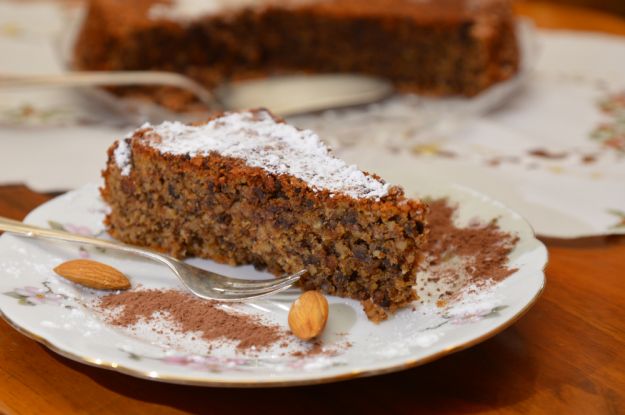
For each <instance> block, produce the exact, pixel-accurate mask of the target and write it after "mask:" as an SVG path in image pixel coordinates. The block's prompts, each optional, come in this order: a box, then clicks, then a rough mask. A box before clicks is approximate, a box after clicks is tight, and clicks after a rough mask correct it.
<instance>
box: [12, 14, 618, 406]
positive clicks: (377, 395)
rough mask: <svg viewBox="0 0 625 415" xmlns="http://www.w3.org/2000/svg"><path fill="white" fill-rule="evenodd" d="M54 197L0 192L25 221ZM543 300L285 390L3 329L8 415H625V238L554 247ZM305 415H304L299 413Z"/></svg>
mask: <svg viewBox="0 0 625 415" xmlns="http://www.w3.org/2000/svg"><path fill="white" fill-rule="evenodd" d="M518 10H519V12H520V13H522V14H525V15H527V16H530V17H533V18H535V19H536V20H537V22H538V24H539V25H540V26H542V27H555V28H574V29H595V30H603V31H607V32H612V33H619V34H624V35H625V21H624V20H620V19H618V18H616V17H612V16H609V15H604V14H601V13H597V12H589V11H584V10H583V9H575V8H570V7H562V6H554V5H548V4H540V3H533V2H532V3H526V2H523V3H519V4H518ZM49 198H50V196H49V195H42V194H37V193H34V192H32V191H30V190H28V189H27V188H25V187H23V186H0V215H3V216H9V217H12V218H15V219H21V218H23V217H24V215H26V213H28V212H29V211H30V210H31V209H33V208H34V207H35V206H37V205H39V204H41V203H43V202H45V201H46V200H48V199H49ZM548 247H549V254H550V262H549V267H548V268H547V288H546V290H545V293H544V295H543V296H542V298H540V299H539V301H538V302H537V304H536V305H535V306H534V307H533V308H532V309H531V310H530V311H529V312H528V314H527V315H526V316H525V317H523V318H522V319H521V320H520V321H519V322H517V323H516V324H515V325H513V326H512V327H510V328H509V329H507V330H505V331H504V332H503V333H501V334H499V335H497V336H495V337H494V338H492V339H490V340H488V341H485V342H484V343H482V344H480V345H478V346H475V347H473V348H471V349H469V350H465V351H463V352H460V353H457V354H454V355H452V356H448V357H445V358H443V359H441V360H439V361H436V362H433V363H430V364H427V365H425V366H422V367H418V368H414V369H410V370H406V371H404V372H400V373H396V374H390V375H384V376H378V377H373V378H366V379H357V380H352V381H348V382H342V383H336V384H328V385H320V386H310V387H297V388H287V389H259V390H244V389H243V390H236V389H210V388H199V387H187V386H176V385H168V384H161V383H156V382H150V381H145V380H140V379H135V378H132V377H130V376H125V375H121V374H118V373H113V372H110V371H107V370H103V369H97V368H93V367H89V366H85V365H82V364H79V363H75V362H73V361H70V360H68V359H65V358H63V357H60V356H58V355H56V354H55V353H53V352H50V351H48V350H47V349H46V348H45V347H43V346H41V345H39V344H38V343H36V342H35V341H33V340H30V339H28V338H26V337H24V336H22V335H20V334H18V333H17V332H16V331H15V330H13V329H12V328H10V327H9V326H8V325H7V324H6V323H5V322H4V321H0V413H3V412H6V413H29V414H30V413H33V414H57V413H58V414H67V413H71V412H81V413H90V414H126V413H149V414H160V413H185V412H194V413H222V412H223V413H257V412H262V413H267V414H283V413H284V414H287V413H288V414H292V413H297V412H299V413H312V412H316V413H340V414H342V415H345V414H348V413H356V411H358V412H366V413H377V414H390V413H405V414H408V413H421V412H436V413H454V414H455V413H474V412H485V413H498V414H499V413H505V414H509V413H510V414H511V413H524V414H525V413H554V414H555V413H562V414H584V415H586V414H623V413H625V238H616V237H612V238H600V239H588V240H585V241H574V242H566V243H564V242H562V241H548ZM296 411H297V412H296Z"/></svg>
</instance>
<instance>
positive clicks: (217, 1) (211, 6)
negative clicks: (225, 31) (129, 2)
mask: <svg viewBox="0 0 625 415" xmlns="http://www.w3.org/2000/svg"><path fill="white" fill-rule="evenodd" d="M259 3H261V1H259V0H199V1H198V0H174V1H172V2H171V3H155V4H153V5H152V6H151V7H150V9H149V10H148V17H150V18H151V19H173V20H190V19H194V18H197V17H199V16H205V15H211V14H215V13H219V12H222V11H224V10H230V9H237V8H245V7H253V6H256V5H258V4H259Z"/></svg>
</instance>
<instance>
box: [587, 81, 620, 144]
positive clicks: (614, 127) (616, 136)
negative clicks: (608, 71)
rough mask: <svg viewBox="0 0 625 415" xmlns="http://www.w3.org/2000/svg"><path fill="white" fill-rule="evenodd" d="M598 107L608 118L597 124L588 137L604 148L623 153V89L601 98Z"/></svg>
mask: <svg viewBox="0 0 625 415" xmlns="http://www.w3.org/2000/svg"><path fill="white" fill-rule="evenodd" d="M599 108H600V110H601V112H603V113H604V114H605V115H606V116H608V117H609V120H608V121H606V122H603V123H601V124H599V125H598V126H597V127H596V128H595V129H594V130H593V131H592V132H591V133H590V138H592V139H593V140H596V141H599V142H600V143H601V144H602V145H603V146H604V147H606V148H609V149H612V150H615V151H617V152H619V153H625V91H623V92H620V93H617V94H613V95H610V96H608V97H606V98H604V99H602V100H601V101H600V102H599Z"/></svg>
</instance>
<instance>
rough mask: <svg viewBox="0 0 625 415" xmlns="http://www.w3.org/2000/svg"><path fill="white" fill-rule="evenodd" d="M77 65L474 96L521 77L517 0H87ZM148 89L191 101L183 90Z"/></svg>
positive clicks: (174, 102)
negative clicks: (322, 77) (368, 81)
mask: <svg viewBox="0 0 625 415" xmlns="http://www.w3.org/2000/svg"><path fill="white" fill-rule="evenodd" d="M73 65H74V66H75V68H77V69H84V70H107V71H108V70H145V69H160V70H169V71H177V72H182V73H184V74H186V75H188V76H190V77H192V78H194V79H195V80H197V81H199V82H201V83H203V84H204V85H205V86H207V87H214V86H215V85H219V84H221V83H222V82H223V81H225V80H229V79H240V78H249V77H257V76H263V75H268V74H272V73H285V72H287V73H290V72H304V73H308V72H333V73H336V72H347V73H361V74H368V75H372V76H378V77H382V78H387V79H389V80H391V81H392V82H393V83H394V84H395V85H396V86H397V88H399V89H400V90H402V91H410V92H418V93H423V94H427V95H465V96H473V95H476V94H478V93H479V92H481V91H483V90H485V89H486V88H488V87H490V86H491V85H493V84H496V83H498V82H500V81H504V80H506V79H509V78H511V77H512V76H514V75H515V74H516V73H517V71H518V68H519V48H518V45H517V38H516V32H515V18H514V14H513V12H512V7H511V1H510V0H211V1H207V0H134V1H132V2H129V1H127V0H89V2H88V11H87V15H86V19H85V21H84V24H83V26H82V29H81V32H80V35H79V36H78V39H77V42H76V47H75V54H74V62H73ZM123 93H127V94H133V95H141V94H142V93H143V90H137V89H132V90H128V89H126V90H124V91H123ZM151 96H152V98H154V99H156V100H157V101H159V102H161V103H162V104H163V105H167V106H169V107H171V108H174V109H184V106H185V105H187V104H188V105H192V104H191V103H189V102H187V101H186V100H189V99H190V96H191V95H190V94H188V93H183V92H181V91H174V90H171V89H159V90H154V91H152V94H151Z"/></svg>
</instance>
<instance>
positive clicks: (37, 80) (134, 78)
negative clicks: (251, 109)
mask: <svg viewBox="0 0 625 415" xmlns="http://www.w3.org/2000/svg"><path fill="white" fill-rule="evenodd" d="M129 85H167V86H174V87H178V88H182V89H185V90H187V91H190V92H192V93H193V94H194V95H195V96H196V97H197V98H198V99H199V100H200V101H202V102H203V103H204V104H206V105H207V106H209V108H219V109H221V108H222V105H221V103H220V102H219V100H218V98H217V97H216V96H215V95H213V94H212V93H211V92H210V91H209V90H208V89H206V88H205V87H203V86H202V85H200V84H199V83H197V82H196V81H194V80H193V79H191V78H188V77H186V76H184V75H181V74H178V73H175V72H164V71H74V72H63V73H57V74H33V75H24V74H0V88H23V87H80V86H129Z"/></svg>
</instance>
